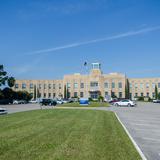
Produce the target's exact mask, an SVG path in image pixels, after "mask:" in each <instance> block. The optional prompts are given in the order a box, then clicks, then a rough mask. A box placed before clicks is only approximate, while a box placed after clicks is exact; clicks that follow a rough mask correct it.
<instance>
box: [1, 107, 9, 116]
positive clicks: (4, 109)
mask: <svg viewBox="0 0 160 160" xmlns="http://www.w3.org/2000/svg"><path fill="white" fill-rule="evenodd" d="M7 113H8V111H7V109H6V108H0V115H1V114H7Z"/></svg>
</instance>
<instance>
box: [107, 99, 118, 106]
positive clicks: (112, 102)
mask: <svg viewBox="0 0 160 160" xmlns="http://www.w3.org/2000/svg"><path fill="white" fill-rule="evenodd" d="M115 102H119V100H118V99H113V100H111V101H109V103H110V104H112V105H113V104H114V103H115Z"/></svg>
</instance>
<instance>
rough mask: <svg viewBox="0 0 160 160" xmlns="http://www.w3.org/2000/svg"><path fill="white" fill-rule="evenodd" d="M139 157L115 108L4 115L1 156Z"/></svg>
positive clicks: (27, 159) (54, 159)
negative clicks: (113, 109) (111, 110)
mask: <svg viewBox="0 0 160 160" xmlns="http://www.w3.org/2000/svg"><path fill="white" fill-rule="evenodd" d="M137 159H141V158H140V157H139V155H138V153H137V152H136V150H135V148H134V147H133V145H132V143H131V141H130V140H129V138H128V137H127V135H126V133H125V132H124V130H123V128H122V127H121V125H120V124H119V122H118V121H117V119H116V117H115V115H114V113H112V112H106V111H94V110H62V109H59V110H56V109H54V110H38V111H28V112H21V113H16V114H12V115H7V116H1V117H0V160H137Z"/></svg>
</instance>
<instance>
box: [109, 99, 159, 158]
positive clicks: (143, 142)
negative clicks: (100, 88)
mask: <svg viewBox="0 0 160 160" xmlns="http://www.w3.org/2000/svg"><path fill="white" fill-rule="evenodd" d="M109 110H112V111H114V112H116V113H117V115H118V116H119V118H120V120H121V121H122V122H123V124H124V125H125V127H126V128H127V129H128V131H129V133H130V134H131V136H132V137H133V139H134V140H135V141H136V143H137V144H138V146H139V147H140V149H141V150H142V152H143V153H144V155H145V156H146V158H147V159H148V160H160V104H153V103H143V102H141V103H138V106H137V107H133V108H132V107H131V108H128V107H111V108H109Z"/></svg>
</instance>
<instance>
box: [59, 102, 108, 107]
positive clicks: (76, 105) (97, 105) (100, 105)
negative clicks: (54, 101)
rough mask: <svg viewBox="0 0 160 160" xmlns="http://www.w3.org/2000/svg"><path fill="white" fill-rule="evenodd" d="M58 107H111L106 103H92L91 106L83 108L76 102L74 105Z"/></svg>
mask: <svg viewBox="0 0 160 160" xmlns="http://www.w3.org/2000/svg"><path fill="white" fill-rule="evenodd" d="M58 106H59V107H109V104H108V103H105V102H90V104H89V105H87V106H85V105H84V106H83V105H80V104H79V102H74V103H64V104H61V105H58Z"/></svg>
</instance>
